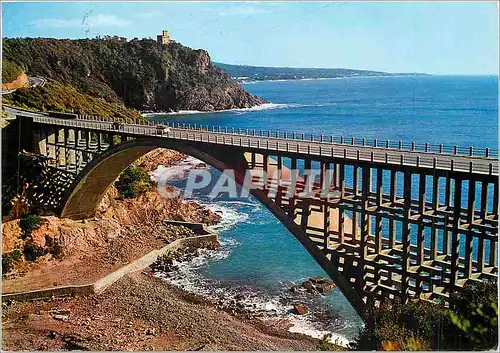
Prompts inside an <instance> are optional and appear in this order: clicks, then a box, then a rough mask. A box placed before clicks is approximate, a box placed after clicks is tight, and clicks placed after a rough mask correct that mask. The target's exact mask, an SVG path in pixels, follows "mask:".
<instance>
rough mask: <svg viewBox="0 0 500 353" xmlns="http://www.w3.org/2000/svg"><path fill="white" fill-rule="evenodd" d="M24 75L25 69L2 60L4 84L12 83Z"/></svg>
mask: <svg viewBox="0 0 500 353" xmlns="http://www.w3.org/2000/svg"><path fill="white" fill-rule="evenodd" d="M22 73H23V69H22V68H21V67H20V66H19V65H17V64H16V63H14V62H12V61H9V60H2V83H10V82H12V81H14V80H15V79H16V78H17V77H18V76H19V75H21V74H22Z"/></svg>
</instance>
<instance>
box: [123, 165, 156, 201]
mask: <svg viewBox="0 0 500 353" xmlns="http://www.w3.org/2000/svg"><path fill="white" fill-rule="evenodd" d="M153 186H154V182H153V181H152V180H151V178H150V177H149V175H148V173H147V172H146V170H145V169H144V168H142V167H139V166H130V167H127V169H125V170H124V171H123V173H122V174H121V175H120V177H119V178H118V180H117V181H116V182H115V187H116V189H117V190H118V193H119V194H120V197H122V198H125V199H131V198H135V197H137V196H139V195H140V194H142V193H144V192H146V191H148V190H150V189H151V188H152V187H153Z"/></svg>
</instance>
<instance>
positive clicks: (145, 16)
mask: <svg viewBox="0 0 500 353" xmlns="http://www.w3.org/2000/svg"><path fill="white" fill-rule="evenodd" d="M159 16H160V13H159V12H156V11H151V12H141V13H136V14H133V15H132V17H134V18H140V19H149V18H155V17H159Z"/></svg>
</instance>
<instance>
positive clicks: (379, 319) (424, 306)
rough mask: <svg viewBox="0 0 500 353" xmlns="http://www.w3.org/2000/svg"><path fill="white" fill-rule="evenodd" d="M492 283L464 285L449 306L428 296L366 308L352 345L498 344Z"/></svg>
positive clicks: (359, 347) (438, 346)
mask: <svg viewBox="0 0 500 353" xmlns="http://www.w3.org/2000/svg"><path fill="white" fill-rule="evenodd" d="M497 316H498V299H497V286H496V282H493V281H487V282H478V283H473V284H469V285H467V286H466V287H465V288H464V290H463V291H462V292H457V293H454V294H453V295H452V296H451V297H450V307H449V308H446V307H445V306H444V305H442V304H433V303H430V302H426V301H414V302H409V303H407V304H404V305H402V304H397V303H395V304H394V303H393V304H388V303H386V304H381V306H380V307H379V308H375V307H373V306H371V307H369V310H368V314H367V317H368V318H367V321H366V325H365V327H364V328H363V329H362V330H361V332H360V335H359V337H358V338H357V339H356V340H355V341H354V342H352V343H351V344H350V348H353V349H356V350H400V351H404V350H488V349H492V348H494V347H496V346H497V344H498V334H497V332H498V320H497Z"/></svg>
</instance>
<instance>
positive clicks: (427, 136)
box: [155, 76, 498, 342]
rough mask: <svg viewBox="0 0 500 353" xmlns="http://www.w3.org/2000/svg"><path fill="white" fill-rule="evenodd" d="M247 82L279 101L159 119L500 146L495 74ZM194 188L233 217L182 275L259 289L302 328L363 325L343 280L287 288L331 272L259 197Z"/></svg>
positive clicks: (221, 292)
mask: <svg viewBox="0 0 500 353" xmlns="http://www.w3.org/2000/svg"><path fill="white" fill-rule="evenodd" d="M244 88H245V89H246V90H248V91H249V92H251V93H253V94H256V95H258V96H260V97H263V98H265V99H266V100H268V101H269V102H271V103H272V104H270V105H266V106H265V107H264V108H265V109H262V108H256V109H249V110H233V111H226V112H218V113H199V114H175V115H164V116H155V119H156V120H160V119H161V120H164V121H169V122H183V123H189V124H198V125H199V124H203V125H210V126H212V125H214V126H222V127H234V128H241V129H256V130H260V129H263V130H272V131H277V130H278V131H289V132H292V131H296V132H305V133H313V134H317V135H320V134H322V135H335V136H345V137H366V138H370V139H373V138H377V139H379V140H386V139H389V140H403V141H417V142H422V143H423V142H429V143H436V144H439V143H443V144H452V145H455V144H457V145H460V146H466V147H468V146H476V147H490V148H493V149H498V78H497V77H496V76H460V77H457V76H420V77H378V78H373V77H372V78H352V79H332V80H300V81H279V82H256V83H248V84H245V85H244ZM192 164H193V163H192V161H189V160H188V161H186V163H185V164H184V166H181V167H180V169H179V170H181V171H185V170H186V169H188V168H189V167H190V165H192ZM179 170H177V172H179ZM211 172H212V173H213V174H214V175H218V172H217V171H215V170H212V171H211ZM180 174H181V175H180V176H179V181H178V182H176V183H174V184H175V185H177V186H181V185H182V179H183V177H182V175H183V174H182V173H180ZM195 198H196V199H197V200H199V201H200V202H202V203H205V204H207V205H208V206H209V207H211V208H212V209H213V210H215V211H218V212H220V213H221V214H222V215H223V218H224V222H223V223H222V224H221V225H219V226H218V228H217V230H218V231H219V233H220V236H221V239H222V242H223V244H224V250H223V251H222V252H219V253H218V254H207V256H205V257H204V258H200V259H197V260H195V261H194V262H193V263H192V264H190V265H189V266H186V267H184V268H183V269H182V270H181V271H183V272H182V273H181V274H179V276H178V277H177V279H176V280H174V282H175V283H178V284H179V285H183V286H186V288H187V287H190V286H191V287H190V288H191V289H193V290H195V291H199V292H203V293H205V294H207V295H210V296H215V297H218V298H226V299H227V298H234V297H235V296H236V295H237V294H238V293H240V294H241V293H246V295H247V297H248V296H251V297H252V298H253V303H251V304H252V305H253V306H254V307H257V308H258V309H261V310H262V311H263V312H269V313H275V314H277V315H281V316H285V317H289V318H291V319H292V322H293V325H294V328H293V329H292V330H295V331H301V332H306V333H308V334H313V335H314V334H315V335H320V334H322V333H325V332H332V333H334V337H337V336H338V337H340V338H343V341H344V342H345V341H346V340H347V339H349V338H352V337H353V336H355V335H356V333H357V332H358V329H359V327H360V325H361V321H360V320H359V318H358V317H357V315H356V314H355V312H354V310H353V309H352V308H351V307H350V305H349V304H348V302H347V300H346V299H345V298H344V297H343V296H342V294H341V293H340V292H339V291H338V289H335V290H334V291H333V292H332V293H331V294H329V295H326V296H311V295H307V294H293V293H290V292H289V291H288V289H289V288H290V286H291V285H292V284H293V283H300V282H301V281H302V280H304V279H307V278H308V277H311V276H315V275H323V276H326V274H325V273H324V272H323V271H322V270H321V268H320V267H319V266H318V265H317V264H316V263H315V261H314V259H312V258H311V257H310V255H309V254H308V253H307V252H306V251H305V250H304V249H303V248H302V247H301V245H300V244H299V243H298V241H296V240H295V239H294V238H293V236H292V235H291V234H290V233H289V232H288V231H287V230H286V229H285V227H284V226H283V225H281V224H280V223H279V222H278V221H277V220H276V219H275V218H274V216H272V215H271V214H270V213H269V211H267V210H266V209H265V207H263V206H262V205H260V204H259V203H258V202H257V201H255V200H253V199H241V200H232V199H228V198H227V197H219V198H218V199H216V200H211V199H208V198H207V196H206V194H204V193H203V192H201V193H198V194H196V195H195ZM176 281H177V282H176ZM190 281H191V283H189V282H190ZM193 281H195V282H197V283H196V284H193ZM293 302H306V303H307V304H308V305H309V306H310V308H311V309H312V310H311V311H312V313H311V314H309V315H308V316H306V317H304V318H302V317H300V318H298V317H296V316H294V315H291V314H290V313H289V310H290V308H291V307H290V304H291V303H293Z"/></svg>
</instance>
